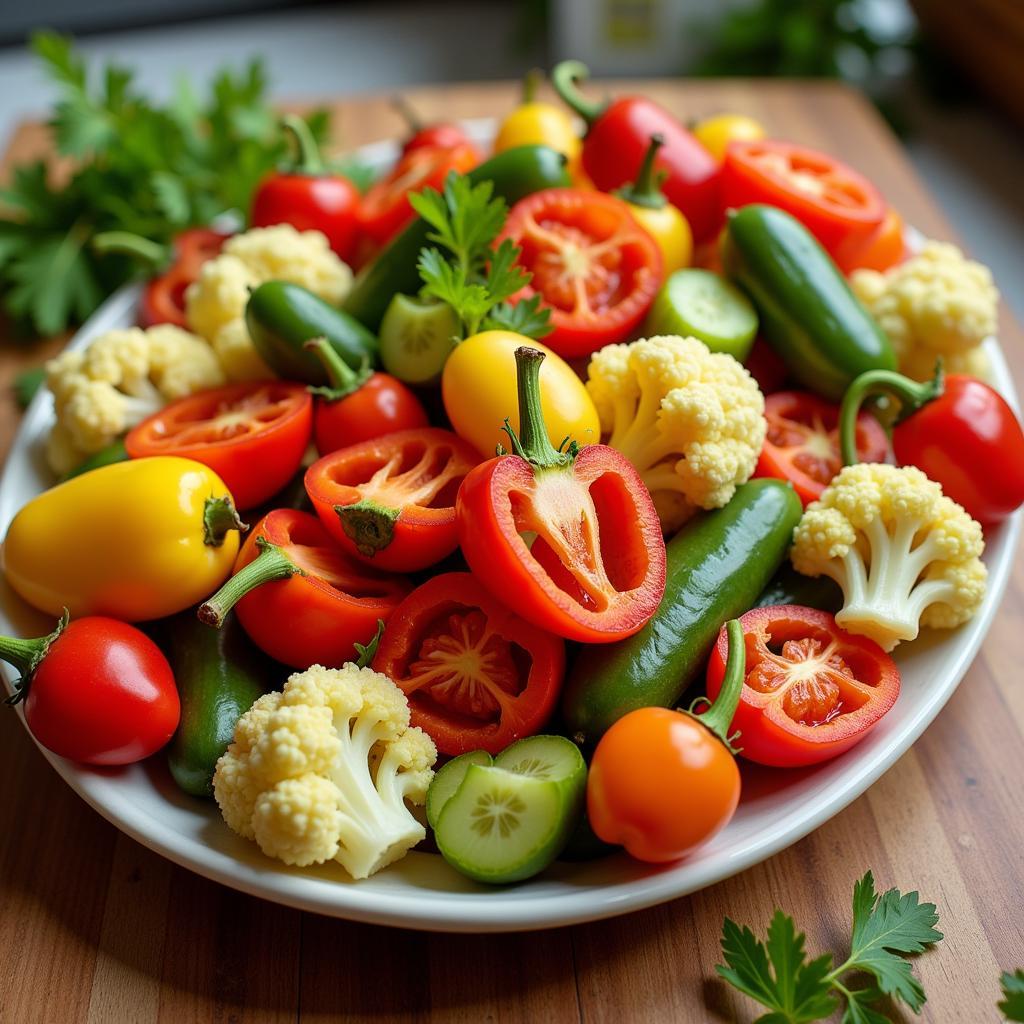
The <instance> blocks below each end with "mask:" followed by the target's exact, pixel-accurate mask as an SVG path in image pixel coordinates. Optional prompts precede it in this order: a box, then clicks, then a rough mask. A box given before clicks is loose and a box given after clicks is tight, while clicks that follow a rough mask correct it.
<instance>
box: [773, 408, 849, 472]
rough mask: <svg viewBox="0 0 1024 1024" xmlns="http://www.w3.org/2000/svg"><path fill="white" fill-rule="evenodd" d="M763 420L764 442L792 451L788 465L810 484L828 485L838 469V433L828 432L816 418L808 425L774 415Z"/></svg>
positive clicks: (839, 465)
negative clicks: (811, 482) (765, 439)
mask: <svg viewBox="0 0 1024 1024" xmlns="http://www.w3.org/2000/svg"><path fill="white" fill-rule="evenodd" d="M791 415H792V414H791ZM767 420H768V433H767V435H766V437H767V440H768V442H769V443H770V444H773V445H775V447H776V448H782V449H789V450H792V454H791V455H790V462H792V464H793V465H794V466H796V468H797V469H799V470H800V471H801V472H802V473H805V474H806V475H807V476H809V477H810V478H811V479H812V480H814V481H816V482H817V483H820V484H823V485H824V484H828V483H829V482H830V481H831V480H832V478H833V477H834V476H835V475H836V473H838V472H839V470H840V469H841V468H842V461H841V459H840V457H839V431H838V430H837V429H833V430H828V429H827V428H826V427H825V424H824V423H823V422H822V420H821V417H820V416H817V415H814V416H812V417H811V420H810V422H809V423H808V422H801V421H800V420H798V419H795V418H790V416H778V415H768V416H767Z"/></svg>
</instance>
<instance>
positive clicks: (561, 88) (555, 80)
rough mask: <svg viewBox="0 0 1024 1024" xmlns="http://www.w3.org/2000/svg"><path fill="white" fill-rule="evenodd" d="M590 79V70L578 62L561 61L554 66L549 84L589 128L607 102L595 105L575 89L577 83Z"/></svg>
mask: <svg viewBox="0 0 1024 1024" xmlns="http://www.w3.org/2000/svg"><path fill="white" fill-rule="evenodd" d="M589 77H590V69H589V68H588V67H587V65H586V64H584V63H583V62H582V61H579V60H563V61H562V62H561V63H560V64H556V65H555V69H554V71H552V72H551V84H552V85H553V86H554V87H555V92H557V93H558V95H559V96H561V97H562V100H563V101H564V102H565V103H566V104H568V106H570V107H571V108H572V109H573V110H574V111H575V112H576V113H577V114H579V116H580V117H582V118H583V120H584V121H586V122H587V127H588V128H589V127H590V126H591V125H592V124H593V123H594V122H595V121H596V120H597V119H598V118H599V117H600V116H601V115H602V114H603V113H604V111H605V108H606V107H607V106H608V103H607V101H605V102H602V103H596V102H595V101H593V100H588V99H587V98H586V96H584V95H583V93H581V92H580V90H579V89H578V88H577V85H578V83H579V82H585V81H586V80H587V79H588V78H589Z"/></svg>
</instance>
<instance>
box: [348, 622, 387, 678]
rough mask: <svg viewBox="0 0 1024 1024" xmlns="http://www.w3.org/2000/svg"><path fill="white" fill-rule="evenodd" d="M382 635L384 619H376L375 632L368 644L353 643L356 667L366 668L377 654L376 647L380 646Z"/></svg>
mask: <svg viewBox="0 0 1024 1024" xmlns="http://www.w3.org/2000/svg"><path fill="white" fill-rule="evenodd" d="M383 635H384V620H383V619H378V620H377V632H376V633H374V635H373V639H372V640H371V641H370V642H369V643H368V644H360V643H356V644H353V647H355V649H356V653H357V654H358V655H359V657H358V658H357V659H356V668H366V667H367V666H368V665H369V664H370V662H371V661H373V659H374V658H375V657H376V656H377V648H378V647H379V646H380V638H381V637H382V636H383Z"/></svg>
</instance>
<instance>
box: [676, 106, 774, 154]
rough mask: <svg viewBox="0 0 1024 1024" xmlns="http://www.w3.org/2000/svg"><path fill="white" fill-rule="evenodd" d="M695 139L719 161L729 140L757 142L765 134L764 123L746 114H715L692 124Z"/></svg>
mask: <svg viewBox="0 0 1024 1024" xmlns="http://www.w3.org/2000/svg"><path fill="white" fill-rule="evenodd" d="M693 134H694V136H695V137H696V139H697V141H698V142H699V143H700V144H701V145H702V146H703V147H704V148H705V149H706V150H707V151H708V152H709V153H710V154H711V155H712V156H713V157H714V158H715V159H716V160H717V161H718V162H719V163H721V162H722V161H723V160H724V159H725V151H726V149H727V148H728V146H729V143H730V142H757V141H758V140H759V139H763V138H764V136H765V130H764V125H763V124H761V122H760V121H755V120H754V119H753V118H752V117H747V116H746V114H716V115H715V116H714V117H705V118H704V119H703V120H702V121H698V122H697V123H696V124H695V125H694V126H693Z"/></svg>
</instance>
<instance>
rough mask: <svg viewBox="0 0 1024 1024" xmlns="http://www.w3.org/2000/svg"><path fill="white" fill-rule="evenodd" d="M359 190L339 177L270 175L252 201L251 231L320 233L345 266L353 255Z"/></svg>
mask: <svg viewBox="0 0 1024 1024" xmlns="http://www.w3.org/2000/svg"><path fill="white" fill-rule="evenodd" d="M358 213H359V190H358V189H357V188H356V187H355V185H353V184H352V182H350V181H349V180H348V178H343V177H342V176H341V175H338V174H332V175H311V174H279V173H278V174H271V175H269V176H268V177H267V178H265V179H264V180H263V182H262V184H261V185H260V186H259V188H258V189H257V190H256V194H255V195H254V196H253V200H252V213H251V217H250V221H251V223H252V226H253V227H254V228H265V227H270V226H272V225H274V224H291V225H292V227H294V228H295V229H296V230H298V231H319V232H321V233H322V234H324V235H325V236H326V237H327V241H328V243H329V245H330V247H331V248H332V249H333V250H334V252H335V253H337V254H338V256H339V257H340V258H341V259H343V260H344V261H345V262H346V263H349V262H351V260H352V257H353V256H354V255H355V250H356V242H357V240H358V234H359V221H358Z"/></svg>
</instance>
